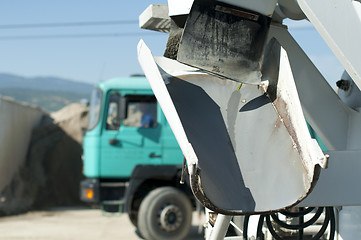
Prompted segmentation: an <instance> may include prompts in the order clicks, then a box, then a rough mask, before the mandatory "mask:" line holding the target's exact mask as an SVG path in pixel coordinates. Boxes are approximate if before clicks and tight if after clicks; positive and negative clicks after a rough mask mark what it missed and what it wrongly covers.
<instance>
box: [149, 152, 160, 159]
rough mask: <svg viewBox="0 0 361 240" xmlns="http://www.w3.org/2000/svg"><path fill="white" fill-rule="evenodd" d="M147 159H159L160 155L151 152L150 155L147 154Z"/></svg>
mask: <svg viewBox="0 0 361 240" xmlns="http://www.w3.org/2000/svg"><path fill="white" fill-rule="evenodd" d="M149 157H150V158H161V157H162V155H156V154H155V153H154V152H152V153H150V154H149Z"/></svg>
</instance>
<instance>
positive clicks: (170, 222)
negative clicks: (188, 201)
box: [159, 204, 183, 232]
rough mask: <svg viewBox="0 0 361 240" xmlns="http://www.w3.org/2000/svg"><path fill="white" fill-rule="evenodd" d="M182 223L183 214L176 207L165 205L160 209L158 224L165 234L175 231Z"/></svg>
mask: <svg viewBox="0 0 361 240" xmlns="http://www.w3.org/2000/svg"><path fill="white" fill-rule="evenodd" d="M182 221H183V214H182V211H181V210H180V208H179V207H178V206H176V205H173V204H171V205H167V206H165V207H164V208H162V209H161V211H160V214H159V223H160V226H161V228H162V229H163V230H165V231H167V232H171V231H175V230H177V229H178V228H179V227H180V226H181V224H182Z"/></svg>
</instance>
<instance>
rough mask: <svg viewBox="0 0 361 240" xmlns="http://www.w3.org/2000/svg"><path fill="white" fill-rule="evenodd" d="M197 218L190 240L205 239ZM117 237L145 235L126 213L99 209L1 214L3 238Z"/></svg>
mask: <svg viewBox="0 0 361 240" xmlns="http://www.w3.org/2000/svg"><path fill="white" fill-rule="evenodd" d="M197 230H198V218H197V215H194V216H193V227H192V230H191V232H190V235H189V237H188V238H187V239H188V240H200V239H203V235H202V234H201V235H199V234H198V231H197ZM5 239H6V240H35V239H36V240H79V239H87V240H95V239H97V240H100V239H101V240H114V239H127V240H137V239H143V238H142V237H141V236H140V235H139V234H138V233H137V232H136V228H135V227H134V226H133V225H132V224H131V223H130V221H129V219H128V216H127V215H126V214H122V215H113V216H110V215H106V214H103V213H102V212H101V211H100V210H99V209H87V208H69V207H68V208H57V209H52V210H49V211H35V212H29V213H26V214H21V215H17V216H10V217H1V218H0V240H5Z"/></svg>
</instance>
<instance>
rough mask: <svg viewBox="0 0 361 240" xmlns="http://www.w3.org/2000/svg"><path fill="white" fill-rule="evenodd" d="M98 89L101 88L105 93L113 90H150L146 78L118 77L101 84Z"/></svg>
mask: <svg viewBox="0 0 361 240" xmlns="http://www.w3.org/2000/svg"><path fill="white" fill-rule="evenodd" d="M96 87H99V88H101V89H102V90H103V91H108V90H111V89H124V90H126V89H129V90H132V89H136V90H150V89H151V87H150V85H149V82H148V80H147V79H146V78H145V77H138V76H137V77H118V78H112V79H109V80H107V81H104V82H99V83H98V84H97V85H96Z"/></svg>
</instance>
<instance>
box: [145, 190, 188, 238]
mask: <svg viewBox="0 0 361 240" xmlns="http://www.w3.org/2000/svg"><path fill="white" fill-rule="evenodd" d="M191 224H192V205H191V202H190V200H189V198H188V197H187V196H186V195H185V194H184V193H183V192H182V191H180V190H178V189H176V188H174V187H160V188H157V189H155V190H153V191H151V192H150V193H149V194H148V195H147V196H146V197H145V198H144V200H143V201H142V203H141V204H140V208H139V212H138V230H139V232H140V233H141V234H142V236H143V237H144V238H145V239H147V240H180V239H184V238H185V237H186V236H187V235H188V233H189V230H190V228H191Z"/></svg>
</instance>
